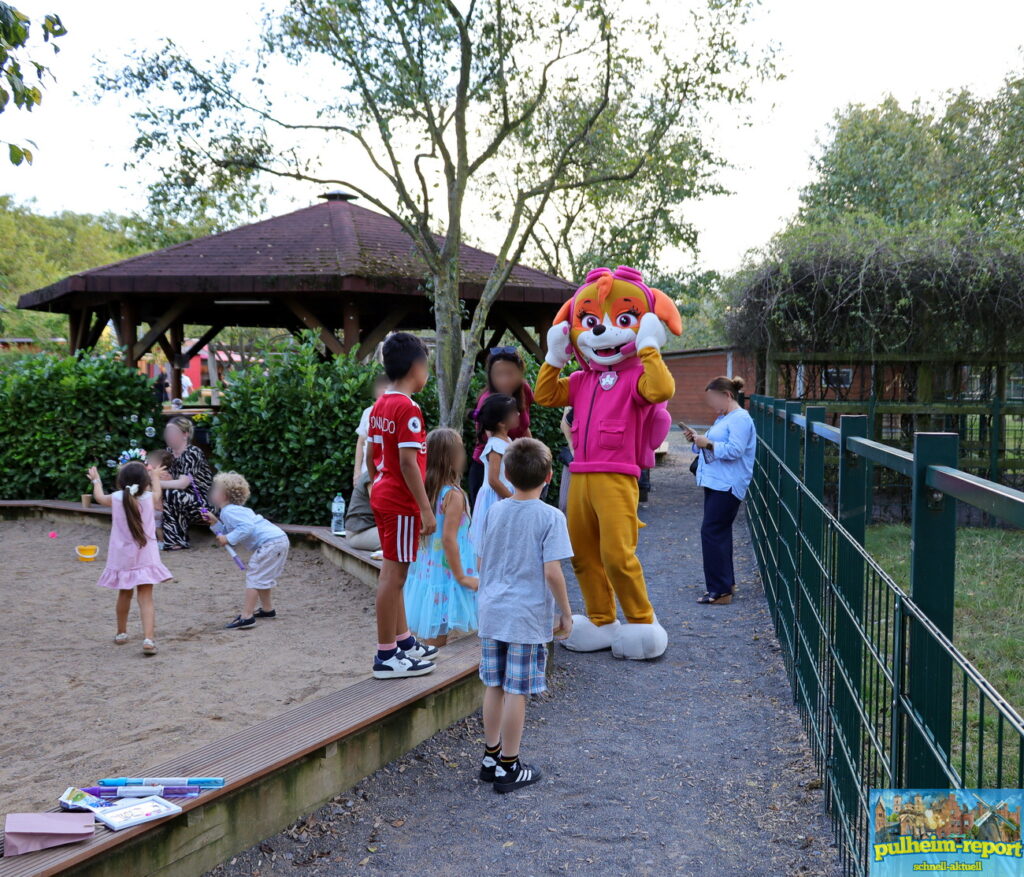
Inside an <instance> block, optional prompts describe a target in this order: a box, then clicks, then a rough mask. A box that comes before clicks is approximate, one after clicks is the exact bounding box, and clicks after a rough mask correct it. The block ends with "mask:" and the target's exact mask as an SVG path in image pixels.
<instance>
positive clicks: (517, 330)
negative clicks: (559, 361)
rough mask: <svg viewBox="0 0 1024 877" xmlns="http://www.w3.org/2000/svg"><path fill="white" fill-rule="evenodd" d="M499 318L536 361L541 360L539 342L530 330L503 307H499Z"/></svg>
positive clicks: (541, 354) (542, 356)
mask: <svg viewBox="0 0 1024 877" xmlns="http://www.w3.org/2000/svg"><path fill="white" fill-rule="evenodd" d="M501 318H502V319H503V320H504V321H505V323H506V324H507V325H508V330H509V332H511V333H512V334H513V335H514V336H515V338H516V340H517V341H518V342H519V343H520V344H522V345H523V347H525V348H526V349H527V351H528V352H529V353H530V355H531V356H533V358H534V359H536V360H537V361H538V362H542V361H543V359H544V351H543V350H541V347H540V344H538V343H537V339H536V338H534V337H533V336H532V335H531V334H530V331H529V330H528V329H527V328H526V327H525V326H524V325H523V324H522V323H520V322H519V320H517V319H516V318H515V317H513V316H512V314H510V313H509V312H508V311H507V310H505V309H504V308H502V309H501Z"/></svg>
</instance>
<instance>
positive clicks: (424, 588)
mask: <svg viewBox="0 0 1024 877" xmlns="http://www.w3.org/2000/svg"><path fill="white" fill-rule="evenodd" d="M465 468H466V449H465V447H464V446H463V444H462V436H460V435H459V434H458V433H457V432H456V431H455V430H454V429H435V430H433V431H432V432H431V433H430V434H429V435H428V436H427V477H426V480H425V484H426V488H427V497H428V499H429V500H430V504H431V507H432V508H433V509H434V515H435V517H436V518H437V529H436V530H435V531H434V533H433V534H432V535H430V536H428V537H427V538H426V544H425V547H424V550H423V551H422V552H421V553H420V554H418V555H417V556H416V560H415V561H414V562H413V563H412V565H411V566H410V567H409V576H408V578H407V579H406V582H405V589H404V593H405V615H406V618H407V619H408V621H409V629H410V630H412V631H414V632H415V633H416V635H417V636H418V637H421V638H422V639H423V641H424V642H425V643H427V644H429V645H433V646H438V647H440V646H444V645H446V644H447V643H448V634H449V633H450V632H451V631H453V630H465V631H473V630H476V590H477V588H478V587H479V586H480V581H479V579H478V578H477V577H476V569H475V566H476V564H475V562H474V561H475V558H474V555H473V548H472V546H471V545H470V542H469V500H468V499H467V498H466V494H465V493H463V491H462V487H461V486H460V485H461V481H462V473H463V471H464V470H465Z"/></svg>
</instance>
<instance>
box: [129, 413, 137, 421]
mask: <svg viewBox="0 0 1024 877" xmlns="http://www.w3.org/2000/svg"><path fill="white" fill-rule="evenodd" d="M128 419H129V420H130V421H131V422H132V423H138V422H139V415H138V414H133V415H132V416H131V417H129V418H128Z"/></svg>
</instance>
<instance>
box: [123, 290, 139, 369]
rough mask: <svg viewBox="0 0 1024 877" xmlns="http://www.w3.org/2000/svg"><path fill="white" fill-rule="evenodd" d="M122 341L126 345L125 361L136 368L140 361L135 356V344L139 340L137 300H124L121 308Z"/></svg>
mask: <svg viewBox="0 0 1024 877" xmlns="http://www.w3.org/2000/svg"><path fill="white" fill-rule="evenodd" d="M120 326H121V330H120V336H121V337H120V339H119V340H120V342H121V345H122V346H123V347H124V361H125V363H126V364H127V365H129V366H131V367H132V368H135V367H136V366H137V365H138V364H139V361H138V360H137V359H136V358H135V344H136V342H137V341H138V337H137V334H138V328H139V321H138V319H137V317H136V312H135V302H132V301H127V300H122V301H121V309H120Z"/></svg>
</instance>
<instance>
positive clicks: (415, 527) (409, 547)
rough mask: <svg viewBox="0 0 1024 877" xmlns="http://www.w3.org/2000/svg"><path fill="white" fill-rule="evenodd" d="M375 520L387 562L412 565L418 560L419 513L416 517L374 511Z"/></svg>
mask: <svg viewBox="0 0 1024 877" xmlns="http://www.w3.org/2000/svg"><path fill="white" fill-rule="evenodd" d="M373 518H374V520H375V521H376V522H377V532H378V533H379V534H380V547H381V551H383V552H384V559H385V560H394V561H397V562H398V563H412V562H413V561H414V560H415V559H416V551H417V549H418V548H419V544H420V525H421V523H422V522H421V520H420V516H419V513H418V512H417V513H416V514H414V515H396V514H395V513H393V512H379V511H376V510H375V511H374V513H373Z"/></svg>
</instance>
